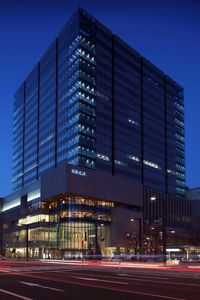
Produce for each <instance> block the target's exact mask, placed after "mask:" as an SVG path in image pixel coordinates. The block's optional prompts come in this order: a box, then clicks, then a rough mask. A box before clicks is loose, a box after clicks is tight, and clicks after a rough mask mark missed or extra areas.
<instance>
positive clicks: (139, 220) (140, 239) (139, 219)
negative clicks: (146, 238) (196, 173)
mask: <svg viewBox="0 0 200 300" xmlns="http://www.w3.org/2000/svg"><path fill="white" fill-rule="evenodd" d="M134 221H138V224H139V230H138V236H139V249H138V250H139V251H138V252H139V253H138V254H139V256H140V254H141V249H142V221H141V218H132V219H131V222H134Z"/></svg>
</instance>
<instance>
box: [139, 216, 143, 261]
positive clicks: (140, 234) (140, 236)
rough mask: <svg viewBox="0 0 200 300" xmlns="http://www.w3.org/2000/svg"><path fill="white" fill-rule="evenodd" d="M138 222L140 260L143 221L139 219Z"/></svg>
mask: <svg viewBox="0 0 200 300" xmlns="http://www.w3.org/2000/svg"><path fill="white" fill-rule="evenodd" d="M138 221H139V258H140V255H141V250H142V220H141V218H139V219H138Z"/></svg>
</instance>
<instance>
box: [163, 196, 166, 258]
mask: <svg viewBox="0 0 200 300" xmlns="http://www.w3.org/2000/svg"><path fill="white" fill-rule="evenodd" d="M162 232H163V235H162V238H163V263H166V259H167V205H166V199H163V201H162Z"/></svg>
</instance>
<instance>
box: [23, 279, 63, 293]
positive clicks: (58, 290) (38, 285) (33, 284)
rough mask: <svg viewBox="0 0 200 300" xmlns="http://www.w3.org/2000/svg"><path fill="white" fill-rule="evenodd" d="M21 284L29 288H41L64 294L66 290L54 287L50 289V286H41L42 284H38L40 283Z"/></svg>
mask: <svg viewBox="0 0 200 300" xmlns="http://www.w3.org/2000/svg"><path fill="white" fill-rule="evenodd" d="M19 282H20V283H22V284H25V285H28V286H34V287H39V288H43V289H48V290H53V291H57V292H64V290H60V289H56V288H52V287H49V286H44V285H40V284H38V283H33V282H24V281H19Z"/></svg>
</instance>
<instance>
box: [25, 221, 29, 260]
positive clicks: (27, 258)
mask: <svg viewBox="0 0 200 300" xmlns="http://www.w3.org/2000/svg"><path fill="white" fill-rule="evenodd" d="M28 246H29V240H28V224H26V260H27V261H28V260H29V254H28Z"/></svg>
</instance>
